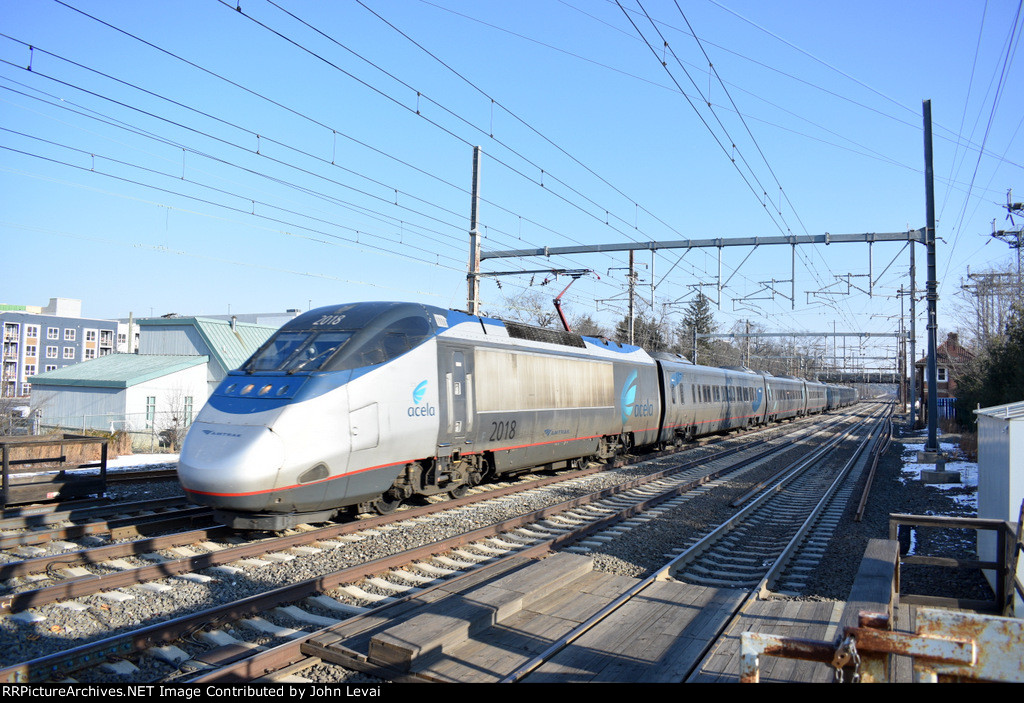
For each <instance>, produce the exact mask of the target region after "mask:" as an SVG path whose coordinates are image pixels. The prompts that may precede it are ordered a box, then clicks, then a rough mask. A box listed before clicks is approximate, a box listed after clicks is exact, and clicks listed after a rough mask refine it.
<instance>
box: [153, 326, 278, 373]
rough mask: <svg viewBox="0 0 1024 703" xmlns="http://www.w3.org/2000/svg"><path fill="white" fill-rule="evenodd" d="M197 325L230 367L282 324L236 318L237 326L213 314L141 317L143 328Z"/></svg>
mask: <svg viewBox="0 0 1024 703" xmlns="http://www.w3.org/2000/svg"><path fill="white" fill-rule="evenodd" d="M189 325H193V326H195V328H196V329H197V330H199V334H200V335H201V336H202V337H203V339H204V340H205V341H206V344H207V347H208V348H209V350H210V354H212V355H213V356H214V357H215V358H216V359H217V361H218V362H219V363H220V365H221V366H222V367H223V368H224V369H225V370H227V371H231V370H233V369H237V368H238V367H239V366H241V365H242V364H243V363H245V361H246V359H248V358H249V357H250V356H252V355H253V352H255V351H256V350H257V349H259V348H260V346H261V345H262V344H263V343H264V342H265V341H267V340H268V339H270V336H271V335H272V334H274V332H276V331H277V330H278V329H279V328H278V327H270V326H267V325H257V324H254V323H251V322H236V323H235V325H234V329H232V326H231V323H230V322H228V321H227V320H215V319H213V318H209V317H170V318H161V319H155V318H145V319H143V320H139V326H140V328H145V327H148V326H163V327H183V326H189Z"/></svg>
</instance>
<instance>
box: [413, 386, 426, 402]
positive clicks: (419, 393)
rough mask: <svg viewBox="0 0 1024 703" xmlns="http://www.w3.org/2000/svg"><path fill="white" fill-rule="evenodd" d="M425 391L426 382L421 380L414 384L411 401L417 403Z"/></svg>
mask: <svg viewBox="0 0 1024 703" xmlns="http://www.w3.org/2000/svg"><path fill="white" fill-rule="evenodd" d="M426 393H427V382H426V381H421V382H420V385H418V386H416V389H415V390H413V392H412V402H414V403H415V404H416V405H419V404H420V401H421V400H423V396H424V395H426Z"/></svg>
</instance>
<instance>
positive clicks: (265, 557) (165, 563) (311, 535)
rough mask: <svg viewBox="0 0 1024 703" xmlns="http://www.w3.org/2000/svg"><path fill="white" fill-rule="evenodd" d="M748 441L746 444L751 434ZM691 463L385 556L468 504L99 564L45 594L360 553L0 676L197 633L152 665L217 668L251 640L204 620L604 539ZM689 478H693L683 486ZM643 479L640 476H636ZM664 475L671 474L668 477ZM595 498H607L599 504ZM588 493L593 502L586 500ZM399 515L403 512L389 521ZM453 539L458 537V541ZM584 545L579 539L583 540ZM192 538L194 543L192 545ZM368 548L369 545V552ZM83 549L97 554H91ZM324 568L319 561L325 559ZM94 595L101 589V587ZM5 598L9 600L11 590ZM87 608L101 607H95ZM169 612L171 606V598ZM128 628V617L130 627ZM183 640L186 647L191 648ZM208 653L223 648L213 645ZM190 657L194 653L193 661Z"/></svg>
mask: <svg viewBox="0 0 1024 703" xmlns="http://www.w3.org/2000/svg"><path fill="white" fill-rule="evenodd" d="M791 439H792V438H791ZM746 443H747V444H749V442H746ZM657 461H663V460H657ZM722 461H724V460H722ZM733 470H736V469H733ZM688 471H690V472H691V473H692V474H693V475H692V476H684V474H686V472H687V470H682V469H673V470H670V471H668V472H666V473H671V474H673V476H671V477H669V476H655V477H649V478H647V479H644V481H645V482H646V483H647V484H648V485H645V486H640V485H636V486H632V485H630V486H625V487H622V488H620V489H618V490H619V493H620V494H623V495H617V496H613V495H611V494H610V492H611V489H607V491H598V492H597V493H598V494H599V495H597V496H587V497H580V498H574V499H572V500H570V501H564V502H562V503H560V504H557V505H554V506H549V507H547V508H543V509H540V510H537V511H533V512H532V513H529V514H527V515H520V516H518V517H516V518H513V519H512V520H511V521H504V522H502V523H499V524H494V525H488V526H486V527H482V528H479V529H477V530H471V531H469V532H462V533H461V534H458V535H456V536H455V537H453V538H450V540H449V542H447V543H445V544H437V543H429V544H426V545H424V546H421V547H417V548H414V549H410V550H406V551H404V552H401V553H400V554H399V555H397V556H391V557H387V558H384V559H376V560H370V561H367V560H366V559H365V554H363V553H361V552H360V545H361V544H363V545H365V544H366V543H367V542H380V541H381V540H380V539H379V534H374V533H373V532H374V531H375V530H388V533H387V534H388V536H389V537H390V538H393V539H394V541H395V542H400V541H401V540H400V538H401V537H402V536H403V535H402V533H403V531H404V529H405V528H402V527H400V526H399V525H400V524H401V523H416V521H420V520H428V519H439V520H442V521H447V522H449V523H453V524H466V521H465V520H464V519H463V518H461V517H460V516H459V511H461V510H464V509H465V508H464V507H462V506H459V505H455V504H454V503H452V502H449V503H447V504H445V505H444V506H443V507H444V508H445V510H444V511H443V512H441V513H439V514H438V517H437V518H432V517H431V516H430V515H429V514H428V513H429V512H430V509H431V508H432V507H434V506H423V510H422V511H421V509H419V508H417V509H414V510H407V511H403V512H402V513H401V514H399V515H396V516H390V517H388V518H380V519H375V520H370V521H361V522H359V523H350V524H348V525H334V526H331V527H328V528H324V529H321V530H312V529H310V530H297V531H295V532H296V534H291V535H286V536H283V537H279V538H274V539H264V540H258V541H254V542H246V543H244V544H240V545H234V546H223V545H217V547H218V548H211V549H210V551H208V552H206V553H205V554H196V555H194V556H185V557H181V558H179V559H170V560H169V559H166V558H162V559H161V560H160V561H159V562H156V563H151V564H148V565H144V566H135V567H134V568H130V569H122V570H121V571H119V572H117V573H115V574H110V575H108V576H104V577H96V576H95V575H92V576H89V577H79V578H78V579H74V578H72V579H71V580H70V581H69V582H67V583H64V584H59V585H58V586H57V587H56V588H55V589H54V590H52V591H50V594H52V595H53V600H52V601H49V602H53V603H57V602H59V601H61V600H62V599H66V598H81V597H82V596H80V595H74V594H76V593H79V591H77V590H74V589H83V590H82V591H80V592H81V593H83V594H85V593H95V590H92V591H88V590H85V589H87V585H86V584H87V583H89V582H91V584H90V586H92V587H95V586H97V585H98V584H100V583H102V588H116V587H123V586H124V585H126V584H129V583H132V584H136V585H137V586H139V587H143V586H147V584H153V579H156V578H166V577H167V576H168V575H175V574H177V575H179V576H180V577H182V578H191V579H194V580H195V581H197V582H199V585H203V586H205V587H206V588H207V589H209V590H213V589H214V586H213V585H210V584H211V581H217V582H219V583H223V582H224V581H225V580H230V579H237V580H247V581H253V580H254V579H253V577H250V576H249V575H248V573H247V572H248V570H249V569H248V567H250V566H257V567H258V566H259V565H258V564H249V565H243V566H233V565H237V564H239V563H240V562H245V561H249V562H253V561H256V562H264V564H263V566H270V565H273V564H274V563H285V562H292V561H294V560H296V559H303V558H306V557H312V556H313V555H314V554H319V555H334V557H333V558H332V557H330V556H328V557H326V559H327V561H333V562H335V563H338V564H344V563H345V562H346V561H349V562H351V561H359V562H361V563H354V564H347V565H345V566H343V568H340V569H338V570H336V571H333V572H329V573H326V574H319V575H317V576H315V577H314V578H310V579H306V580H304V581H302V582H300V583H296V584H293V585H291V586H288V587H284V588H277V589H271V590H267V589H266V588H263V589H261V590H259V592H257V593H254V594H253V595H251V596H247V597H244V598H241V599H237V600H233V601H231V602H229V603H226V604H224V605H222V606H216V607H215V608H206V609H200V610H197V611H196V612H193V613H189V614H186V615H182V616H180V617H177V618H173V619H172V620H170V621H168V622H165V623H160V624H158V625H150V626H146V627H142V628H141V629H139V628H137V627H132V628H130V629H128V630H127V631H126V633H125V634H123V635H118V636H116V637H114V638H100V639H97V640H96V641H95V642H92V643H88V644H83V645H81V646H79V647H75V648H73V649H70V650H66V651H63V652H58V653H54V654H51V655H45V656H43V657H38V658H36V659H35V660H32V661H28V662H23V663H20V664H15V665H12V666H9V667H7V668H6V669H4V670H3V671H2V676H0V679H2V680H40V679H39V677H44V678H46V677H51V676H56V675H58V672H61V673H66V672H67V671H73V670H76V669H78V668H79V667H81V666H83V665H85V664H87V663H88V662H90V661H95V660H96V659H97V658H101V659H106V658H108V657H111V656H124V655H126V654H128V653H130V652H136V651H138V650H143V649H147V648H150V649H152V650H153V652H155V653H160V652H164V651H165V650H163V649H161V648H159V647H153V646H152V645H154V644H156V643H159V642H167V641H173V640H175V639H178V638H181V637H186V638H190V639H188V641H189V642H193V643H194V642H196V641H197V638H208V639H210V642H206V643H204V644H203V645H201V646H199V645H197V646H199V647H200V649H204V648H205V649H204V652H203V653H193V654H185V655H184V656H186V659H184V660H179V659H180V657H181V656H182V655H179V654H168V655H167V656H168V657H171V661H172V664H166V663H165V664H164V669H166V667H167V666H171V667H172V671H171V673H170V674H168V673H167V672H166V670H165V671H164V672H163V673H162V674H159V675H156V676H157V678H159V677H160V676H163V677H164V678H166V677H167V676H181V675H182V673H181V672H182V671H183V669H182V667H184V668H185V669H188V668H189V667H195V668H202V666H207V667H209V666H218V667H221V668H222V666H223V665H224V663H225V661H226V660H228V659H230V658H231V657H230V656H229V655H227V654H225V650H224V647H227V648H228V650H230V651H232V652H235V655H237V653H238V651H239V649H245V647H243V646H241V645H239V644H238V643H234V642H226V641H225V639H224V636H223V635H214V634H210V633H208V634H203V633H202V632H201V630H203V628H205V627H208V626H209V625H210V624H211V623H229V622H230V623H239V622H241V623H245V624H244V625H232V626H229V630H230V631H232V632H235V633H236V634H237V631H238V630H239V629H245V628H249V629H250V630H252V631H254V632H257V633H260V634H259V635H258V637H259V638H262V639H264V640H273V639H275V638H277V639H280V638H289V637H303V636H304V635H300V634H296V631H298V630H300V628H302V627H307V628H308V627H310V626H314V628H315V626H317V625H320V626H322V625H324V624H325V622H326V621H327V620H331V621H336V620H338V619H339V618H342V617H346V616H349V615H351V614H352V613H353V612H359V609H362V608H368V607H373V606H374V604H375V603H378V602H380V601H384V600H387V599H395V598H402V597H403V596H402V593H403V592H407V591H409V590H411V589H420V588H423V587H424V586H428V587H429V586H430V584H432V583H434V582H435V581H437V580H439V579H447V578H450V577H453V576H456V575H458V574H459V573H462V572H463V571H464V570H470V571H472V569H473V567H476V566H478V565H479V564H481V563H488V562H491V561H495V560H496V559H498V558H508V557H507V556H504V555H510V554H511V555H515V556H516V557H518V558H523V555H524V554H527V553H531V552H530V550H534V551H536V550H541V551H544V550H550V549H552V548H558V547H559V546H563V545H565V546H568V545H569V544H571V543H577V549H580V548H583V549H585V548H586V546H585V544H586V542H585V540H586V538H587V536H588V535H595V534H596V535H598V536H597V537H592V539H601V538H602V537H601V536H600V535H601V534H602V532H603V531H604V530H606V529H617V530H622V529H627V528H628V524H627V525H626V526H625V527H624V526H623V525H622V523H623V521H625V520H628V519H629V518H630V517H632V516H633V515H634V514H636V513H638V512H640V511H641V510H644V509H646V508H649V507H650V505H651V504H652V503H665V502H667V501H670V500H673V499H675V498H677V497H678V496H679V494H682V493H686V492H687V491H694V490H697V489H698V487H699V486H700V485H702V484H706V483H708V482H709V481H714V480H716V479H715V478H714V477H713V476H710V475H709V472H707V471H699V470H698V469H697V468H696V467H690V469H688ZM687 481H689V482H691V483H692V484H693V485H690V486H688V487H687V486H686V483H687ZM637 482H638V483H639V482H640V479H638V480H637ZM666 482H668V483H667V484H666ZM540 488H541V487H539V486H538V487H536V488H534V487H531V490H540ZM629 491H634V492H635V493H634V494H633V495H629V496H625V495H624V494H626V493H627V492H629ZM512 493H513V491H511V490H510V491H509V494H510V495H509V497H507V498H504V499H505V500H507V501H508V503H509V506H508V507H507V510H509V511H515V510H516V509H517V508H516V505H515V504H522V503H524V502H525V500H526V499H525V498H524V495H525V494H523V493H519V494H517V495H515V496H514V497H512V495H511V494H512ZM691 495H692V494H691ZM472 499H473V496H467V498H465V499H463V500H466V501H469V500H472ZM502 499H503V498H499V497H495V496H494V495H493V494H491V495H488V496H487V501H488V502H489V503H492V504H494V503H500V501H501V500H502ZM594 501H604V502H601V503H594ZM588 503H590V504H591V505H589V506H587V504H588ZM670 505H671V504H670ZM585 506H587V507H585ZM503 509H505V508H499V511H500V510H503ZM417 511H420V512H417ZM442 516H443V517H442ZM395 520H398V521H399V522H394V521H395ZM613 526H614V527H613ZM195 537H199V538H201V539H203V540H204V541H209V540H212V539H215V538H216V539H220V538H222V536H220V535H217V536H215V535H211V534H210V533H203V534H199V533H197V535H196V536H195ZM195 537H193V539H195ZM161 539H163V538H161ZM349 540H351V541H349ZM452 540H454V542H457V543H458V544H453V542H452ZM193 543H194V542H193ZM469 544H474V546H472V547H469V546H467V545H469ZM580 544H582V545H583V546H582V547H580V546H579V545H580ZM146 548H153V549H154V550H166V549H167V547H164V546H163V545H162V544H159V543H156V542H149V543H143V542H140V543H139V544H137V545H136V546H135V547H134V549H135V554H140V553H143V552H140V551H139V550H140V549H146ZM171 548H174V547H171ZM178 548H179V549H180V548H181V547H178ZM185 549H189V548H188V547H185ZM442 550H448V552H449V554H448V555H447V556H446V555H444V554H440V555H439V552H441V551H442ZM451 550H459V551H451ZM361 554H363V555H362V557H361V556H360V555H361ZM343 555H344V556H343ZM94 556H95V555H94ZM82 558H85V559H87V560H91V559H93V557H82ZM154 561H155V558H154ZM53 563H55V562H52V561H51V562H50V565H48V566H47V570H49V571H52V570H53V567H52V564H53ZM410 564H415V566H410ZM9 568H10V567H9ZM318 568H319V569H322V568H323V567H322V566H320V567H318ZM213 569H217V570H218V571H217V572H216V574H217V575H215V576H211V575H210V570H213ZM240 569H245V571H244V572H243V571H240ZM382 574H383V575H384V576H382ZM203 576H206V577H208V578H209V580H205V581H204V580H203V579H202V578H200V577H203ZM261 580H268V581H272V579H270V578H267V577H263V579H261ZM159 585H166V584H153V585H151V586H149V588H151V589H152V592H153V593H155V594H156V595H157V596H158V597H159V595H160V594H159V589H158V588H157V586H159ZM343 587H344V588H343ZM42 590H43V589H35V590H33V591H31V592H30V593H31V595H23V596H21V597H20V600H18V601H17V603H16V602H15V599H14V598H13V597H12V598H11V599H10V609H11V610H12V611H16V610H18V609H19V607H20V606H22V605H24V606H25V607H29V606H31V607H37V605H36V604H38V603H40V602H41V600H40V599H41V598H43V596H42V595H41V594H40V591H42ZM328 591H330V592H331V593H330V596H328V598H325V595H327V593H326V592H328ZM47 597H49V596H47ZM92 597H93V598H94V599H95V598H99V597H100V596H95V595H94V596H92ZM5 602H7V600H6V599H5ZM282 602H288V603H290V605H286V606H282V605H281V603H282ZM332 603H333V604H332ZM300 606H304V607H300ZM89 607H90V608H95V607H96V606H89ZM275 608H283V609H275ZM166 612H174V611H173V609H172V610H168V611H166ZM266 612H273V613H274V615H273V618H276V619H277V621H278V623H282V622H284V623H291V625H293V627H289V626H288V625H287V624H284V625H282V624H278V625H272V624H266V623H262V622H260V621H259V619H258V617H259V614H262V613H266ZM302 621H305V622H304V624H300V623H302ZM295 626H297V627H295ZM125 627H126V628H127V626H125ZM227 636H232V635H227ZM214 642H220V644H214ZM178 649H179V651H181V652H185V651H186V650H187V649H188V647H186V648H185V649H182V648H178ZM210 652H218V654H211V653H210ZM197 657H198V658H197ZM300 659H301V658H300ZM186 662H192V664H187V663H186ZM240 666H243V667H244V666H254V665H252V664H244V665H240ZM261 666H262V665H261ZM174 667H176V668H174ZM157 668H159V667H157ZM138 675H139V676H141V677H143V678H141V679H132V680H153V679H152V678H145V677H147V676H154V674H149V673H147V674H138Z"/></svg>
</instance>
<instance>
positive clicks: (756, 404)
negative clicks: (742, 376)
mask: <svg viewBox="0 0 1024 703" xmlns="http://www.w3.org/2000/svg"><path fill="white" fill-rule="evenodd" d="M763 398H764V389H763V388H758V389H757V395H756V396H755V397H754V405H753V410H754V412H757V409H758V408H759V407H761V400H762V399H763Z"/></svg>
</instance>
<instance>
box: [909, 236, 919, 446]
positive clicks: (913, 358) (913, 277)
mask: <svg viewBox="0 0 1024 703" xmlns="http://www.w3.org/2000/svg"><path fill="white" fill-rule="evenodd" d="M916 250H917V247H915V246H914V245H913V244H911V245H910V428H911V429H914V428H916V427H917V407H916V406H915V403H917V264H916V263H915V260H914V252H915V251H916Z"/></svg>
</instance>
